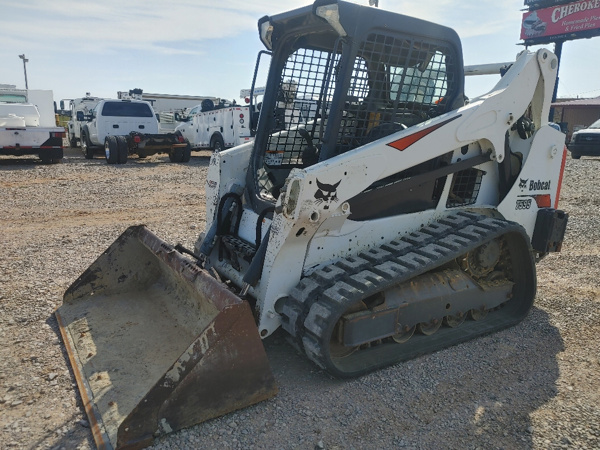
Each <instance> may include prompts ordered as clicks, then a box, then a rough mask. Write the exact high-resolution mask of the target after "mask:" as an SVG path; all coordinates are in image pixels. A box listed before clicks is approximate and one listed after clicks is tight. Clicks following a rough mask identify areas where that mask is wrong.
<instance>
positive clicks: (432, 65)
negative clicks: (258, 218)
mask: <svg viewBox="0 0 600 450" xmlns="http://www.w3.org/2000/svg"><path fill="white" fill-rule="evenodd" d="M336 46H337V47H336ZM333 48H334V50H333V51H331V52H328V51H322V50H315V49H308V48H300V49H298V50H296V51H294V52H293V53H292V54H291V55H290V56H289V57H288V59H287V61H286V62H285V65H284V67H283V69H282V72H281V77H280V83H279V87H278V97H277V102H276V104H275V106H274V109H273V111H272V113H271V114H272V122H271V123H272V127H271V132H270V135H269V138H268V140H267V147H266V149H265V153H264V166H265V167H266V168H269V169H288V170H289V169H291V168H293V167H307V166H309V165H312V164H314V163H316V162H317V161H318V156H317V153H318V152H319V151H320V148H321V145H322V142H321V139H322V137H323V136H324V134H326V133H325V127H326V126H328V125H330V124H331V123H333V124H336V125H337V124H338V123H339V127H338V129H337V130H336V133H337V136H335V135H334V136H333V137H334V141H333V142H329V143H328V144H327V145H334V146H335V149H334V151H333V152H332V153H333V154H340V153H344V152H346V151H349V150H352V149H354V148H356V147H359V146H361V145H364V144H366V143H369V142H372V141H374V140H377V139H380V138H382V137H385V136H387V135H389V134H392V133H394V132H397V131H400V130H403V129H405V128H408V127H411V126H413V125H416V124H418V123H421V122H423V121H425V120H427V119H429V118H430V117H432V116H434V115H436V113H435V110H436V109H439V108H438V107H439V106H440V103H441V102H442V100H443V99H444V97H445V96H446V95H447V94H448V92H449V91H451V90H452V76H451V74H452V72H453V70H454V68H453V66H452V65H453V60H454V57H453V55H454V54H453V52H452V51H451V50H450V49H449V48H447V47H445V46H444V45H443V44H441V43H440V42H435V43H432V42H426V41H423V40H416V39H415V38H414V37H399V36H387V35H382V34H374V33H373V34H370V35H368V37H367V39H366V40H365V41H364V42H362V43H361V44H360V46H359V47H358V51H357V53H356V55H355V56H354V60H353V61H352V63H351V64H352V66H351V67H352V70H351V71H350V72H351V73H349V74H347V73H345V71H344V68H343V67H341V66H344V64H343V63H342V64H340V57H341V56H340V55H341V45H340V42H339V41H338V43H337V44H336V45H334V46H333ZM340 73H344V77H346V76H349V79H348V80H347V82H346V83H345V84H344V83H343V81H344V80H342V79H340V80H338V79H337V78H338V74H340ZM338 81H339V83H340V84H339V85H337V83H338ZM341 86H347V88H346V91H345V92H344V93H343V94H342V95H341V96H340V99H341V102H340V103H339V104H337V105H335V109H336V111H332V110H331V106H332V105H331V100H332V98H333V94H334V89H335V88H337V89H340V88H341ZM441 112H445V111H441ZM334 113H335V114H336V115H337V114H340V115H341V117H340V116H339V115H338V116H337V117H334V116H332V117H331V118H330V117H329V114H334ZM438 113H439V112H438ZM335 119H337V120H335ZM311 144H312V145H311ZM307 147H311V149H310V150H311V151H310V152H307ZM332 153H329V154H332Z"/></svg>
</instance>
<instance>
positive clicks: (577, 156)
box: [571, 153, 581, 159]
mask: <svg viewBox="0 0 600 450" xmlns="http://www.w3.org/2000/svg"><path fill="white" fill-rule="evenodd" d="M571 158H573V159H581V155H575V154H573V153H571Z"/></svg>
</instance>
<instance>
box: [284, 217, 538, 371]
mask: <svg viewBox="0 0 600 450" xmlns="http://www.w3.org/2000/svg"><path fill="white" fill-rule="evenodd" d="M511 232H518V233H519V234H522V235H524V236H526V232H525V230H524V229H523V228H522V227H521V226H520V225H519V224H516V223H514V222H507V221H505V220H502V219H495V218H490V217H487V216H483V215H479V214H474V213H470V212H458V213H455V214H450V215H448V216H445V217H444V218H442V219H440V220H439V221H437V222H433V223H431V224H429V225H427V226H425V227H423V228H422V229H420V230H419V231H417V232H412V233H410V234H408V235H405V236H403V237H402V238H400V239H398V240H393V241H391V242H389V243H387V244H384V245H382V246H380V247H377V248H370V249H368V250H366V251H363V252H361V253H359V254H358V255H357V256H350V257H347V258H345V259H343V260H341V261H338V262H336V263H335V264H334V265H331V266H327V267H324V268H322V269H319V270H316V271H315V272H313V273H312V274H311V275H310V276H307V277H305V278H303V279H302V280H301V281H300V282H299V283H298V285H297V286H296V287H295V288H294V289H293V290H292V291H291V292H290V296H289V297H288V301H286V303H285V304H284V306H283V311H282V312H283V318H282V326H283V328H284V329H285V330H286V331H287V332H288V333H289V334H290V335H291V336H292V338H293V340H294V342H295V343H296V344H297V346H298V347H300V348H302V349H303V350H304V352H305V353H306V355H307V356H308V358H309V359H311V360H312V361H313V362H315V363H316V364H317V365H318V366H319V367H321V368H323V369H326V370H328V371H329V372H331V373H332V374H334V375H336V376H342V377H343V376H357V375H360V374H362V373H366V372H369V371H371V370H374V369H375V368H378V367H383V366H386V365H389V364H392V363H394V362H397V361H398V360H402V359H409V358H404V357H399V358H392V359H390V360H389V361H379V362H377V363H374V365H373V366H372V367H369V368H368V369H366V370H360V371H352V373H350V372H349V373H344V372H343V371H340V370H339V369H338V368H335V367H333V366H332V362H331V358H329V356H328V355H327V354H326V351H325V350H324V348H329V337H330V334H331V330H332V327H333V325H334V324H335V323H336V322H337V320H338V319H339V317H341V315H343V314H344V312H345V311H347V310H348V308H350V307H351V306H352V305H354V304H356V303H357V302H358V301H360V300H361V299H364V298H367V297H369V296H370V295H373V294H375V293H377V292H381V291H384V290H386V289H388V288H391V287H392V286H395V285H397V284H400V283H403V282H405V281H407V280H409V279H411V278H414V277H416V276H418V275H420V274H423V273H425V272H428V271H430V270H433V269H435V268H436V267H439V266H441V265H443V264H446V263H448V262H450V261H452V260H454V259H455V258H457V257H459V256H461V255H463V254H465V253H466V252H468V251H470V250H473V249H475V248H477V247H478V246H480V245H481V244H483V243H484V242H487V241H489V240H491V239H494V238H496V237H499V236H502V235H505V234H507V233H511ZM527 240H528V238H527ZM532 264H533V263H532ZM534 290H535V289H534ZM531 302H533V298H532V299H531ZM527 309H528V308H527ZM332 322H333V323H332ZM462 340H465V339H462ZM434 347H435V346H434ZM440 348H441V347H440ZM436 349H437V348H432V349H430V350H429V351H435V350H436ZM362 351H363V350H359V352H362ZM421 353H423V352H421ZM414 356H417V355H416V354H415V355H412V356H409V357H414Z"/></svg>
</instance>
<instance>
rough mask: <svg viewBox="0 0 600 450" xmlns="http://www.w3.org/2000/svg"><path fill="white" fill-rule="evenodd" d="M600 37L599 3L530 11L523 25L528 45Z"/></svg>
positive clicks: (599, 0) (589, 0)
mask: <svg viewBox="0 0 600 450" xmlns="http://www.w3.org/2000/svg"><path fill="white" fill-rule="evenodd" d="M598 35H600V0H582V1H578V2H571V3H568V4H564V5H557V6H552V7H549V8H543V9H537V10H534V11H527V12H525V13H524V14H523V21H522V23H521V39H523V40H524V41H525V45H536V44H548V43H550V42H556V41H562V40H571V39H581V38H590V37H594V36H598Z"/></svg>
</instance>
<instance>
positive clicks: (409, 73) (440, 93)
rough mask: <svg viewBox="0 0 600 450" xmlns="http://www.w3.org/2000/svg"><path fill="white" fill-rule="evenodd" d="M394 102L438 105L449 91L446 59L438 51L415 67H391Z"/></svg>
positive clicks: (391, 89)
mask: <svg viewBox="0 0 600 450" xmlns="http://www.w3.org/2000/svg"><path fill="white" fill-rule="evenodd" d="M390 76H391V84H390V97H391V100H393V101H396V100H397V101H400V102H417V103H427V104H430V105H432V104H436V103H437V102H439V101H440V100H441V99H442V98H443V97H444V96H445V95H446V93H447V91H448V77H447V73H446V58H445V56H444V54H443V53H441V52H440V51H436V52H435V53H432V54H431V55H430V56H429V57H428V58H426V60H425V61H422V62H421V63H420V64H418V65H416V66H413V67H398V66H390Z"/></svg>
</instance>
